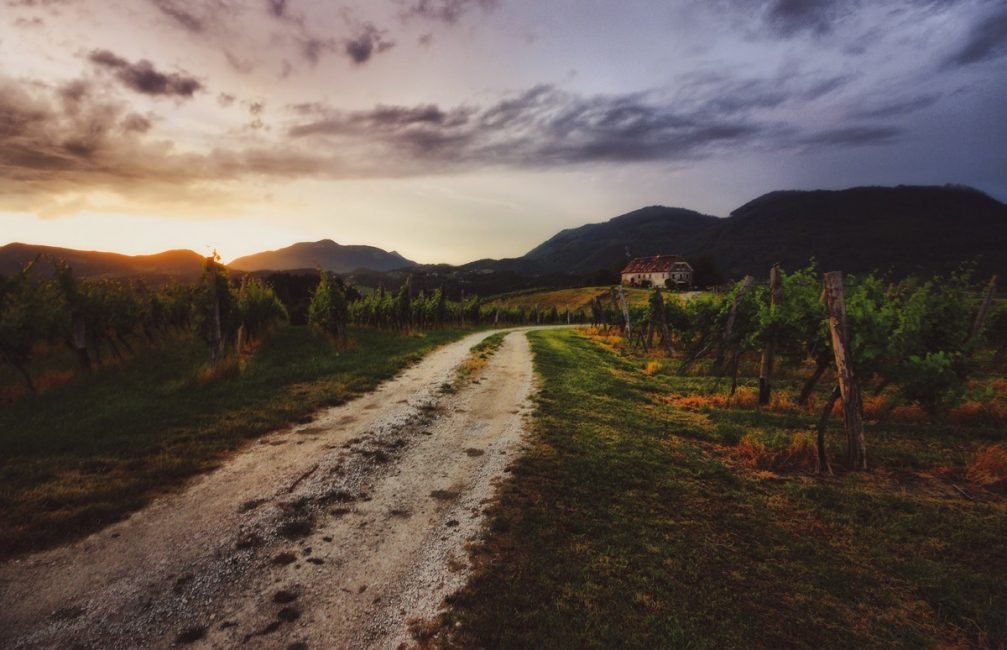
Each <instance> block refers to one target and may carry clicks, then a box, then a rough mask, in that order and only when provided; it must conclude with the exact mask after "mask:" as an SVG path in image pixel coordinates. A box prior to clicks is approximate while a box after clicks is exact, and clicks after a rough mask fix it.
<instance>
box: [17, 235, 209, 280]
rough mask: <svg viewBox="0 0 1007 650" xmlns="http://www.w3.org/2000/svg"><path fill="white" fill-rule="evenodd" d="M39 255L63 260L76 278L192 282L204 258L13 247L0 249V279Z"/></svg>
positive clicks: (183, 253) (173, 253) (177, 252)
mask: <svg viewBox="0 0 1007 650" xmlns="http://www.w3.org/2000/svg"><path fill="white" fill-rule="evenodd" d="M39 255H41V256H43V257H50V258H54V259H62V260H65V261H66V262H67V263H68V264H69V265H70V266H71V267H72V268H73V271H74V273H75V274H76V275H79V276H98V275H104V276H111V277H122V276H136V275H141V276H147V277H150V276H161V277H179V278H192V277H196V276H197V275H199V273H200V272H201V271H202V268H203V266H202V265H203V257H202V256H200V255H199V254H197V253H194V252H193V251H190V250H170V251H165V252H163V253H157V254H156V255H121V254H119V253H104V252H100V251H80V250H75V249H72V248H59V247H56V246H38V245H34V244H22V243H13V244H7V245H6V246H2V247H0V275H10V274H12V273H16V272H17V271H19V270H20V269H22V268H24V265H25V264H27V263H28V262H30V261H31V260H33V259H35V258H36V257H38V256H39ZM40 268H41V269H42V270H43V271H45V270H46V269H47V268H49V267H48V265H45V264H44V265H41V267H40Z"/></svg>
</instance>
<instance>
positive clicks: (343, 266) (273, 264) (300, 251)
mask: <svg viewBox="0 0 1007 650" xmlns="http://www.w3.org/2000/svg"><path fill="white" fill-rule="evenodd" d="M227 266H228V267H229V268H232V269H235V270H238V271H267V270H268V271H292V270H297V269H305V268H319V267H320V268H322V269H324V270H326V271H333V272H335V273H349V272H350V271H355V270H357V269H370V270H372V271H393V270H396V269H401V268H407V267H411V266H416V262H413V261H412V260H409V259H406V258H405V257H403V256H402V255H401V254H400V253H398V252H397V251H390V252H389V251H386V250H383V249H381V248H378V247H376V246H364V245H355V244H347V245H344V244H339V243H336V242H335V241H333V240H331V239H319V240H318V241H313V242H297V243H295V244H291V245H290V246H284V247H283V248H278V249H275V250H269V251H262V252H261V253H254V254H252V255H244V256H242V257H238V258H235V259H234V260H232V261H231V262H230V263H229V264H228V265H227Z"/></svg>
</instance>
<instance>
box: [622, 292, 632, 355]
mask: <svg viewBox="0 0 1007 650" xmlns="http://www.w3.org/2000/svg"><path fill="white" fill-rule="evenodd" d="M619 304H620V305H622V317H623V318H624V319H625V320H626V340H628V341H632V340H633V326H632V324H631V323H630V322H629V305H627V304H626V292H625V291H623V290H622V285H621V284H620V285H619Z"/></svg>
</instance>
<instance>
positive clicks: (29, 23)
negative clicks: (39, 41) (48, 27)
mask: <svg viewBox="0 0 1007 650" xmlns="http://www.w3.org/2000/svg"><path fill="white" fill-rule="evenodd" d="M14 26H15V27H44V26H45V21H44V20H42V19H41V18H39V17H38V16H35V17H33V18H17V19H15V20H14Z"/></svg>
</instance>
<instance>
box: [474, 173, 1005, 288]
mask: <svg viewBox="0 0 1007 650" xmlns="http://www.w3.org/2000/svg"><path fill="white" fill-rule="evenodd" d="M627 251H628V252H629V255H630V256H631V257H638V256H645V255H656V254H660V253H667V254H679V255H683V256H685V257H686V258H687V259H689V260H691V261H693V262H695V261H696V260H697V259H701V258H707V259H712V260H713V261H714V262H715V263H716V266H717V267H719V269H720V271H722V272H723V273H725V274H726V275H727V276H729V277H737V276H740V275H743V274H745V273H752V274H758V275H762V274H764V273H765V272H766V269H768V268H769V267H770V266H771V265H772V264H774V263H776V262H779V263H781V264H782V265H783V266H784V268H787V269H794V268H797V267H800V266H803V265H804V264H806V263H807V262H808V260H809V259H810V258H812V257H814V258H815V259H816V260H818V262H819V266H820V267H821V268H829V269H839V270H843V271H847V272H853V273H862V272H869V271H873V270H880V271H891V272H892V273H894V274H895V275H911V274H917V273H918V274H924V275H930V274H933V273H947V272H950V271H953V270H954V269H956V268H958V267H959V266H960V265H961V264H962V263H963V262H965V261H969V260H977V261H978V269H979V271H980V272H981V273H983V274H989V273H1001V274H1007V254H1005V253H1004V251H1007V205H1004V204H1003V203H1000V202H999V201H996V200H995V199H993V198H991V197H989V196H987V195H986V194H983V193H982V192H979V191H977V190H973V189H971V188H964V187H957V186H945V187H910V186H899V187H855V188H851V189H847V190H837V191H827V190H816V191H782V192H771V193H769V194H764V195H763V196H760V197H759V198H757V199H755V200H753V201H750V202H749V203H746V204H745V205H743V206H741V207H740V208H738V209H736V210H734V211H733V212H732V213H731V216H730V217H727V218H723V219H718V218H716V217H710V216H706V215H702V214H699V213H697V212H692V211H690V210H683V209H679V208H664V207H660V206H653V207H649V208H644V209H642V210H637V211H635V212H630V213H628V214H625V215H622V216H619V217H615V218H614V219H610V220H609V221H606V222H604V223H598V224H589V225H586V226H581V227H579V228H573V229H569V230H563V231H561V232H560V233H558V234H557V235H555V236H554V237H552V238H550V239H548V240H547V241H545V242H543V243H542V244H541V245H539V246H537V247H536V248H534V249H532V250H531V251H530V252H528V253H527V254H526V255H524V256H523V257H520V258H516V259H513V260H500V261H499V262H496V263H495V268H497V269H500V268H507V269H521V270H523V271H525V272H528V273H556V272H569V273H574V274H587V273H591V272H593V271H596V270H598V269H609V270H613V271H616V270H619V269H620V268H621V267H622V266H623V265H624V264H625V262H626V259H627ZM473 264H476V263H473ZM480 265H481V266H482V267H487V268H494V267H493V265H491V264H490V263H487V262H483V263H480Z"/></svg>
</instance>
